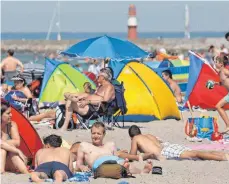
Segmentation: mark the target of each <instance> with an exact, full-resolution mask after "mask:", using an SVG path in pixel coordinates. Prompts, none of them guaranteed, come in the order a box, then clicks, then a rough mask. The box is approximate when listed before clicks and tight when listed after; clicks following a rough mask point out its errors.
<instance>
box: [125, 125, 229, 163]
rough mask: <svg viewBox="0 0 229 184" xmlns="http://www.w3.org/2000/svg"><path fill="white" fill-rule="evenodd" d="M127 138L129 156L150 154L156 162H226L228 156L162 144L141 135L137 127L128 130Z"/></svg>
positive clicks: (148, 136) (149, 136) (152, 137)
mask: <svg viewBox="0 0 229 184" xmlns="http://www.w3.org/2000/svg"><path fill="white" fill-rule="evenodd" d="M129 136H130V138H131V150H130V154H132V155H136V154H137V152H138V151H141V152H143V153H152V154H153V155H155V159H157V160H165V159H201V160H216V161H228V159H229V154H227V153H223V152H217V151H212V152H204V151H194V150H192V149H190V148H188V147H185V146H182V145H179V144H171V143H169V142H162V141H160V140H159V139H158V138H156V137H155V136H153V135H151V134H145V135H143V134H142V133H141V130H140V128H139V127H138V126H137V125H132V126H131V127H130V128H129Z"/></svg>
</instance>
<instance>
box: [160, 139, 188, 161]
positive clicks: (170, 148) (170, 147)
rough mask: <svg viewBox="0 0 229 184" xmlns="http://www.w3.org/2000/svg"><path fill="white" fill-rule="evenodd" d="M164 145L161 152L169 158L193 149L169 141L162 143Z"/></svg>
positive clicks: (177, 156)
mask: <svg viewBox="0 0 229 184" xmlns="http://www.w3.org/2000/svg"><path fill="white" fill-rule="evenodd" d="M161 145H162V146H163V148H162V150H161V154H162V155H163V156H165V157H166V158H167V159H174V158H180V155H181V154H182V153H183V152H184V151H191V150H192V149H190V148H188V147H185V146H182V145H179V144H171V143H169V142H164V143H162V144H161Z"/></svg>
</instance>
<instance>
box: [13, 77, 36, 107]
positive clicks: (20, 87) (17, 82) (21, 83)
mask: <svg viewBox="0 0 229 184" xmlns="http://www.w3.org/2000/svg"><path fill="white" fill-rule="evenodd" d="M12 80H13V81H14V86H13V87H12V90H17V91H21V92H22V93H24V95H25V98H19V97H17V96H13V99H14V100H16V101H19V102H23V103H25V102H26V101H27V100H28V98H32V93H31V91H30V90H29V88H28V87H27V86H26V81H25V79H24V78H23V77H22V76H21V75H17V76H15V77H13V78H12Z"/></svg>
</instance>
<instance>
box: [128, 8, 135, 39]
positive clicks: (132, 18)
mask: <svg viewBox="0 0 229 184" xmlns="http://www.w3.org/2000/svg"><path fill="white" fill-rule="evenodd" d="M128 39H129V40H136V39H137V18H136V8H135V6H134V5H133V4H131V5H130V7H129V18H128Z"/></svg>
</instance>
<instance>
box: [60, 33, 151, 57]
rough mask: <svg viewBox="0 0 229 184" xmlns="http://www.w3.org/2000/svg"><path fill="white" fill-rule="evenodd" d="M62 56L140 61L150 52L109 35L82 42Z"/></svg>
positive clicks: (64, 52)
mask: <svg viewBox="0 0 229 184" xmlns="http://www.w3.org/2000/svg"><path fill="white" fill-rule="evenodd" d="M60 54H63V55H67V56H70V57H79V58H98V59H99V58H101V59H104V58H106V57H108V58H111V59H113V60H124V59H138V58H145V57H147V56H148V55H149V53H148V52H146V51H144V50H142V49H141V48H139V47H138V46H137V45H135V44H133V43H131V42H129V41H127V40H120V39H117V38H113V37H110V36H107V35H105V36H100V37H95V38H90V39H87V40H84V41H81V42H79V43H77V44H75V45H73V46H71V47H70V48H68V49H67V50H65V51H63V52H61V53H60Z"/></svg>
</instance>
